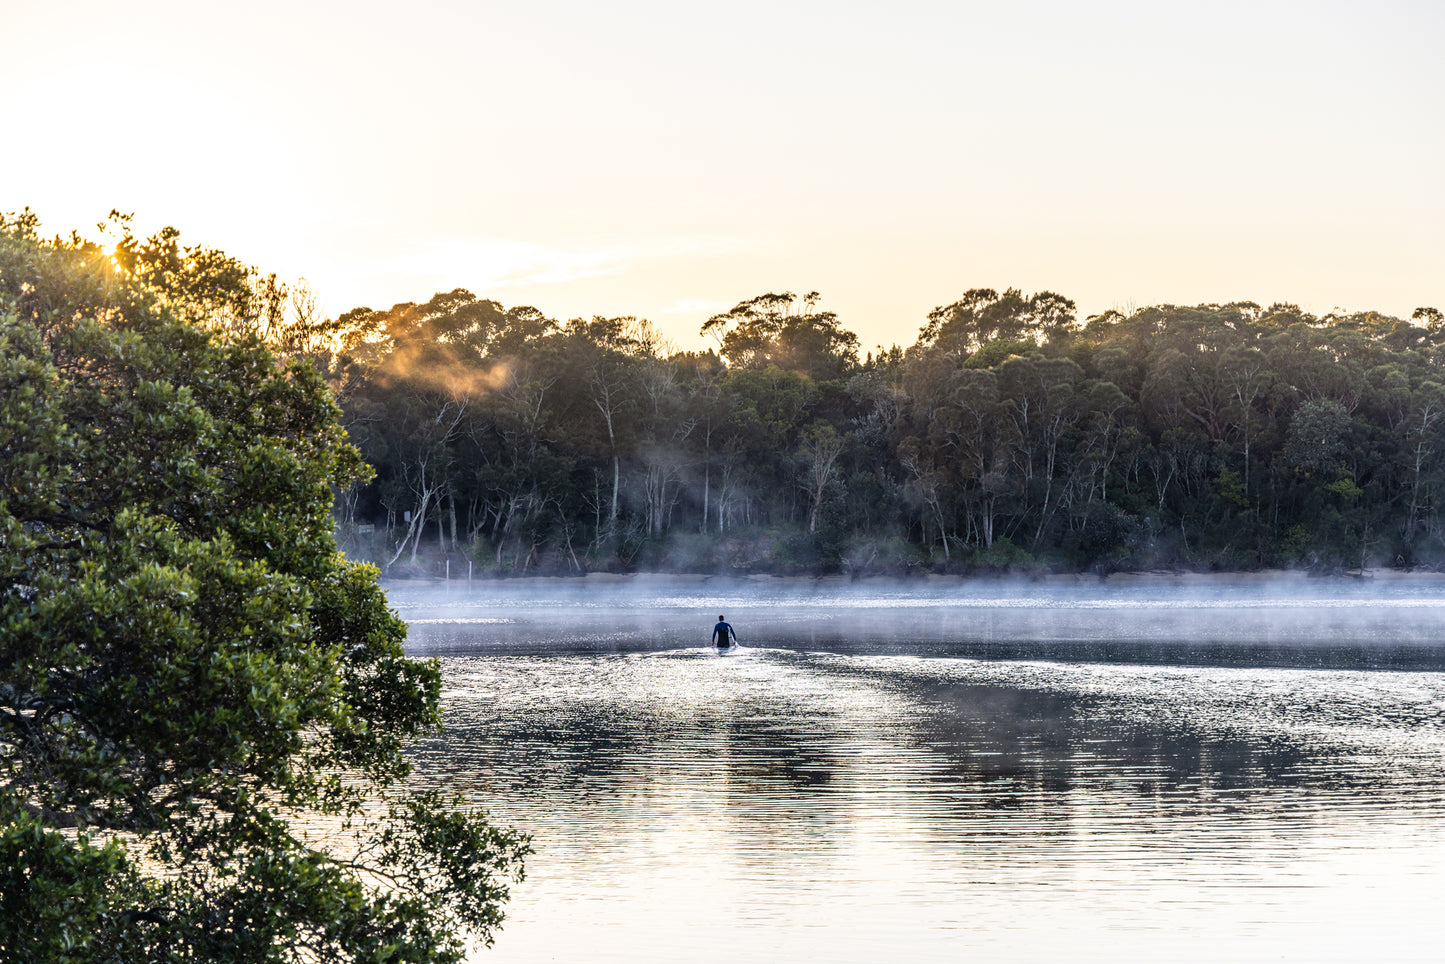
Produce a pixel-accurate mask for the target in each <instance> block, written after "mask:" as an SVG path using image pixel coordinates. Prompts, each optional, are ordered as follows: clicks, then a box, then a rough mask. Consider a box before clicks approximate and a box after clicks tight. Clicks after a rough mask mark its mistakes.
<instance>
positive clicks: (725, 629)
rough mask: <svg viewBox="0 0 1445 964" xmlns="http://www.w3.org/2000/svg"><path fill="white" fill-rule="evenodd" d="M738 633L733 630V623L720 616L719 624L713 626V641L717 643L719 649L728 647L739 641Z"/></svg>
mask: <svg viewBox="0 0 1445 964" xmlns="http://www.w3.org/2000/svg"><path fill="white" fill-rule="evenodd" d="M737 638H738V634H737V633H735V632H733V627H732V624H731V623H727V622H724V621H723V618H722V617H721V616H719V617H718V618H717V625H716V626H714V627H713V628H712V641H713V642H714V643H716V644H717V648H718V649H726V648H727V647H729V646H731V645H732V644H733V643H734V642H736V641H737Z"/></svg>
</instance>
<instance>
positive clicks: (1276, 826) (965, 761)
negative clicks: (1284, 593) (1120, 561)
mask: <svg viewBox="0 0 1445 964" xmlns="http://www.w3.org/2000/svg"><path fill="white" fill-rule="evenodd" d="M443 668H444V676H445V680H446V687H447V689H446V694H447V695H446V700H445V705H446V722H447V727H448V732H447V734H446V735H445V736H444V737H443V738H441V739H438V740H434V741H431V742H429V743H427V744H425V745H423V746H422V747H420V748H418V750H417V753H416V758H417V764H418V776H419V778H420V779H421V780H423V781H429V782H435V783H439V784H446V785H450V786H453V787H456V788H459V789H462V790H465V791H467V792H470V793H473V794H475V795H476V797H477V798H478V799H479V800H481V801H482V802H484V803H485V805H487V806H488V807H489V809H491V810H492V811H493V812H494V814H495V815H496V816H497V817H498V818H499V819H500V820H502V821H503V822H507V823H512V824H515V825H518V826H521V827H522V828H524V829H526V830H528V831H530V832H532V833H533V834H534V835H535V838H536V847H537V851H538V852H537V855H536V856H535V857H534V858H533V861H532V864H531V868H530V871H529V877H528V880H527V882H526V883H525V884H523V885H522V886H520V887H519V888H517V890H516V897H515V900H514V902H513V905H512V907H511V911H510V913H511V922H510V923H509V925H508V927H507V929H506V931H504V933H503V935H502V937H501V938H500V940H499V943H498V946H497V948H496V949H495V950H494V951H491V952H488V953H487V954H486V955H485V956H484V957H482V958H480V959H484V960H494V961H495V960H503V961H505V960H535V959H551V958H553V957H556V958H558V959H579V960H623V959H627V960H658V961H661V960H675V959H678V957H679V956H687V957H689V958H691V959H695V960H719V961H721V960H728V961H736V960H776V959H778V958H779V957H780V956H787V955H793V956H800V957H804V958H809V959H819V960H840V961H845V960H857V961H865V960H883V959H908V960H956V959H957V957H958V955H959V953H960V952H961V951H969V952H973V953H975V954H977V955H981V956H983V957H984V958H986V959H988V958H990V955H1006V956H1007V957H1008V958H1009V959H1011V960H1042V959H1048V958H1050V957H1059V956H1065V957H1072V958H1074V959H1104V958H1109V959H1140V960H1143V959H1160V958H1169V959H1198V960H1214V959H1221V958H1227V959H1234V960H1246V959H1261V960H1262V959H1280V958H1281V957H1284V958H1285V959H1296V960H1306V959H1330V958H1331V957H1332V956H1333V958H1335V959H1351V957H1350V955H1351V954H1355V953H1361V954H1363V953H1365V952H1366V951H1368V952H1369V953H1368V954H1367V955H1366V956H1372V957H1374V959H1380V958H1381V957H1388V956H1391V955H1394V956H1395V957H1396V958H1397V959H1421V960H1423V959H1428V957H1429V954H1430V953H1433V951H1428V952H1427V951H1426V948H1428V947H1431V946H1438V939H1439V938H1441V937H1445V933H1442V929H1441V925H1440V924H1439V923H1435V921H1436V918H1437V915H1435V914H1434V913H1433V912H1432V911H1429V909H1428V907H1429V904H1430V902H1431V900H1433V898H1430V897H1429V895H1431V894H1438V893H1439V892H1441V890H1442V884H1445V870H1442V868H1445V860H1442V859H1441V858H1445V830H1442V826H1445V824H1442V821H1441V819H1440V818H1441V817H1442V815H1445V814H1442V809H1445V802H1442V801H1445V793H1442V790H1445V767H1442V765H1441V764H1442V763H1445V722H1442V713H1441V709H1442V707H1445V676H1441V675H1440V674H1434V673H1408V672H1399V673H1369V672H1359V671H1345V670H1324V671H1302V670H1293V669H1279V668H1268V667H1263V668H1238V669H1236V668H1229V667H1208V666H1206V667H1179V666H1150V665H1107V664H1097V663H1095V664H1089V663H1066V662H1038V661H1034V662H1028V661H1024V662H1004V661H985V660H974V659H956V658H917V657H909V656H901V657H900V656H887V655H847V654H836V653H835V654H828V653H809V652H804V651H799V650H794V649H789V650H776V649H769V648H766V647H753V648H749V649H747V650H745V651H743V652H742V653H739V654H736V655H733V656H729V657H727V658H719V657H718V656H717V655H716V654H715V653H713V652H711V651H709V650H706V649H702V648H691V649H675V650H670V651H663V652H650V653H623V654H607V653H603V654H577V653H573V654H566V653H562V654H554V655H534V654H524V653H517V654H511V655H485V656H484V655H451V656H445V657H444V658H443ZM1430 941H1436V943H1435V944H1434V945H1431V944H1430V943H1429V942H1430ZM1417 948H1418V949H1419V950H1418V952H1417V951H1416V950H1415V949H1417Z"/></svg>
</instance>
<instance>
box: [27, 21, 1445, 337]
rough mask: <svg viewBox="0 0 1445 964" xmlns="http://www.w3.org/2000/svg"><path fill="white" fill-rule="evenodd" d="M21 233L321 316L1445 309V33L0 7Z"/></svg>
mask: <svg viewBox="0 0 1445 964" xmlns="http://www.w3.org/2000/svg"><path fill="white" fill-rule="evenodd" d="M0 37H4V38H5V40H6V43H5V45H4V46H5V50H6V53H5V56H4V58H3V60H0V118H3V124H4V127H3V128H0V130H3V131H4V135H5V136H4V137H0V211H15V210H19V209H21V208H24V207H27V206H28V207H30V208H31V209H32V210H34V211H35V212H36V213H37V214H39V215H40V217H41V220H42V227H43V229H45V230H48V231H50V232H54V233H67V234H68V233H69V232H70V231H71V230H72V229H78V230H80V231H81V233H82V234H88V235H94V234H95V230H94V226H95V224H96V223H97V222H99V221H101V220H103V219H104V218H105V217H106V215H107V214H108V212H109V211H110V210H111V209H112V208H116V209H119V210H121V211H125V212H131V213H133V214H134V215H135V224H136V226H137V228H138V229H139V230H140V231H143V232H146V233H149V232H150V231H153V230H155V229H157V228H160V227H162V226H164V225H174V226H175V227H177V228H178V229H179V230H180V231H181V238H182V241H183V242H184V243H191V244H205V245H208V246H213V247H219V248H222V249H224V250H225V251H227V252H228V253H230V254H232V255H235V256H236V257H239V258H241V259H243V260H245V261H247V262H250V263H254V264H256V265H258V266H260V267H262V268H263V269H265V270H267V271H275V272H277V273H279V274H280V275H281V276H282V277H283V278H286V279H289V280H293V281H294V280H296V279H301V278H304V279H306V282H307V283H308V284H309V285H310V287H311V288H312V289H313V290H314V291H315V292H316V294H317V296H318V299H319V303H320V305H321V307H322V309H323V310H324V311H325V312H326V313H328V314H333V315H334V314H338V313H340V312H343V311H346V310H348V309H351V308H354V307H357V306H361V305H366V306H369V307H373V308H385V307H389V306H391V305H392V304H394V303H397V302H403V301H425V300H426V299H427V298H429V297H430V296H431V295H432V294H433V293H434V292H436V291H448V290H451V289H453V288H457V287H463V288H466V289H468V290H469V291H472V292H473V293H475V294H476V295H478V296H479V297H484V298H492V299H494V300H496V301H499V302H501V303H502V304H504V305H507V306H513V305H520V304H526V305H532V306H534V307H536V308H539V309H540V310H542V311H543V312H544V313H546V314H547V315H549V316H551V317H554V318H557V319H559V320H567V319H570V318H573V317H579V316H592V315H605V316H619V315H635V316H639V317H645V318H648V319H650V320H651V321H653V322H654V323H655V324H656V325H657V326H658V327H659V328H661V329H662V331H663V332H664V333H665V334H667V335H668V336H669V337H670V338H671V340H672V341H673V343H674V345H675V346H676V347H679V348H697V347H702V346H703V345H704V344H706V342H705V340H704V339H703V338H701V336H699V334H698V328H699V327H700V326H701V324H702V323H703V322H704V321H705V320H706V319H707V318H708V317H709V316H710V315H712V314H714V313H717V312H720V311H725V310H727V309H728V308H730V307H732V306H733V305H734V304H737V303H738V302H740V301H743V300H745V299H748V298H751V297H753V296H755V295H759V294H762V293H765V292H769V291H783V290H788V291H793V292H796V293H798V294H800V295H801V294H803V293H805V292H808V291H818V292H819V293H820V294H821V296H822V298H821V302H820V307H821V308H823V309H828V310H832V311H836V312H837V313H838V316H839V320H840V322H841V324H842V325H843V326H844V327H845V328H848V329H849V330H852V331H854V332H856V333H857V334H858V335H859V337H860V340H861V341H862V343H863V346H864V347H865V348H866V349H871V348H872V347H873V346H875V345H891V344H894V343H899V344H903V345H908V344H911V343H912V342H913V341H914V339H915V338H916V337H917V334H918V329H919V328H920V327H921V326H922V325H923V324H924V323H925V322H926V315H927V313H928V311H929V310H930V309H931V308H933V307H935V306H937V305H943V304H948V303H949V302H951V301H953V300H955V299H956V298H957V297H958V296H959V295H960V294H962V293H963V292H964V291H966V290H968V289H970V288H980V287H984V288H996V289H1003V288H1007V287H1016V288H1020V289H1022V290H1023V291H1024V292H1025V293H1032V292H1035V291H1041V290H1050V291H1056V292H1058V293H1060V294H1063V295H1065V296H1067V297H1070V298H1073V299H1074V300H1075V301H1076V302H1077V303H1078V306H1079V311H1080V317H1081V318H1082V317H1086V316H1088V315H1090V314H1095V313H1098V312H1102V311H1106V310H1109V309H1120V310H1128V309H1130V308H1133V307H1139V306H1144V305H1149V304H1159V303H1171V304H1196V303H1203V302H1225V301H1237V300H1250V301H1255V302H1258V303H1260V304H1264V305H1268V304H1270V303H1273V302H1275V301H1286V302H1292V303H1296V304H1299V305H1300V306H1302V307H1303V308H1305V309H1306V310H1310V311H1314V312H1316V313H1325V312H1328V311H1331V310H1334V309H1343V310H1346V311H1359V310H1378V311H1383V312H1386V313H1388V314H1394V315H1398V316H1401V317H1408V316H1409V314H1410V313H1411V312H1412V311H1413V310H1414V309H1415V308H1416V307H1419V306H1422V305H1430V306H1436V307H1440V308H1442V309H1445V56H1442V54H1441V52H1440V41H1441V39H1442V38H1445V3H1441V2H1439V0H1418V2H1407V0H1373V2H1350V3H1344V2H1332V0H1311V2H1280V0H1253V2H1247V3H1236V2H1232V0H1221V2H1214V3H1210V4H1197V3H1188V4H1186V3H1167V2H1162V0H1151V2H1123V0H1104V2H1092V3H1084V2H1078V0H1021V2H1012V3H1007V4H1003V3H998V2H996V0H990V2H974V0H954V2H925V0H891V2H888V3H882V2H878V3H872V2H852V3H847V2H840V0H833V2H799V0H769V2H754V0H734V2H731V3H728V4H684V3H678V2H676V0H672V2H650V0H615V2H608V3H597V2H585V0H526V2H517V0H511V2H506V3H501V2H491V0H413V2H410V3H408V4H397V3H373V2H365V0H350V2H347V3H329V2H328V3H322V2H309V3H308V2H304V0H285V2H282V0H253V2H251V3H248V4H244V5H242V4H209V3H196V2H194V0H184V2H170V0H130V2H127V3H125V4H116V3H101V2H95V0H0Z"/></svg>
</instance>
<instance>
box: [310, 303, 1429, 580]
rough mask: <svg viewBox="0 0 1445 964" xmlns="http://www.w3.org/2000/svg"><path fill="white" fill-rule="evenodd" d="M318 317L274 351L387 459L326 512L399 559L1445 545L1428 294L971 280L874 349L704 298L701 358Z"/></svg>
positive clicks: (807, 310) (1424, 560) (1159, 560)
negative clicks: (1315, 311) (1235, 295)
mask: <svg viewBox="0 0 1445 964" xmlns="http://www.w3.org/2000/svg"><path fill="white" fill-rule="evenodd" d="M313 327H314V326H313ZM324 328H325V330H324V332H323V333H321V334H318V335H317V336H315V337H309V338H300V339H299V341H298V343H297V344H296V345H293V349H294V350H295V351H298V352H307V353H310V354H312V355H313V357H315V358H316V360H317V362H318V364H319V365H320V366H321V367H322V368H323V369H324V370H325V372H326V374H327V375H328V377H329V378H330V379H331V380H332V382H333V384H334V385H335V386H336V388H337V391H338V394H339V397H340V398H341V401H342V405H343V408H344V412H345V415H344V421H345V424H346V427H347V430H348V431H349V432H350V434H351V437H352V439H353V440H354V441H355V443H356V444H357V445H358V446H359V447H360V448H361V450H362V453H363V455H364V456H365V458H366V459H367V460H368V461H369V462H370V463H371V464H372V465H373V466H374V467H375V469H376V475H375V478H374V479H373V480H372V481H371V482H369V483H368V484H366V485H364V486H358V487H355V488H354V489H353V490H352V491H349V492H346V493H342V494H341V498H340V499H339V500H338V529H339V533H340V535H341V540H342V543H343V545H344V546H346V548H347V549H348V551H349V552H351V553H352V554H354V555H360V556H364V557H367V558H370V559H373V560H374V561H376V562H378V563H380V564H381V565H382V566H383V567H384V568H385V569H386V570H387V571H388V572H390V573H392V574H402V573H407V572H413V573H417V574H439V573H441V572H443V571H449V572H450V574H451V575H452V576H453V577H457V576H460V575H464V574H465V571H466V570H467V569H468V568H470V570H471V571H472V572H473V573H476V574H480V573H506V574H521V573H579V572H586V571H590V570H624V571H625V570H633V569H645V570H656V569H662V570H680V571H694V572H724V573H750V572H777V573H785V572H809V573H811V572H845V573H855V574H864V573H902V572H907V571H979V570H995V571H997V570H1014V571H1042V570H1076V571H1082V570H1096V571H1100V572H1107V571H1112V570H1116V569H1155V568H1183V569H1253V568H1259V567H1274V566H1287V567H1303V568H1309V569H1312V570H1315V571H1321V572H1328V571H1340V570H1347V569H1355V568H1360V567H1375V566H1396V567H1419V566H1427V567H1435V566H1439V565H1440V564H1441V563H1442V562H1445V539H1442V519H1441V516H1440V511H1439V510H1440V506H1441V502H1442V493H1445V375H1442V370H1441V361H1442V357H1445V320H1442V317H1441V314H1440V312H1439V311H1436V310H1435V309H1431V308H1422V309H1419V310H1417V311H1416V312H1415V314H1414V316H1413V317H1412V319H1410V320H1408V321H1406V320H1402V319H1398V318H1393V317H1388V316H1384V315H1380V314H1377V313H1373V312H1366V313H1359V314H1348V315H1345V314H1332V315H1327V316H1325V317H1316V316H1313V315H1311V314H1309V313H1307V312H1304V311H1301V310H1300V309H1299V308H1298V307H1296V306H1294V305H1288V304H1275V305H1272V306H1270V307H1268V308H1261V307H1260V306H1259V305H1256V304H1252V303H1248V302H1239V303H1232V304H1224V305H1199V306H1194V307H1176V306H1169V305H1161V306H1155V307H1148V308H1143V309H1140V310H1137V311H1134V312H1132V313H1130V314H1127V315H1126V314H1122V313H1119V312H1113V311H1111V312H1107V313H1105V314H1103V315H1099V316H1095V317H1091V318H1088V319H1086V320H1084V321H1080V320H1079V319H1078V318H1077V315H1076V311H1075V306H1074V304H1073V302H1071V301H1069V300H1068V299H1066V298H1063V297H1061V296H1059V295H1056V294H1053V293H1050V292H1043V293H1039V294H1034V295H1025V294H1024V293H1022V292H1019V291H1017V290H1012V289H1011V290H1007V291H1001V292H1000V291H994V290H988V289H974V290H971V291H968V292H966V293H965V294H964V295H963V296H962V297H961V298H960V299H959V300H958V301H955V302H954V303H952V304H949V305H946V306H943V307H940V308H937V309H935V310H934V311H933V312H931V313H930V314H929V315H928V317H927V319H926V321H925V323H924V324H923V326H922V327H921V330H920V331H919V335H918V337H917V340H916V341H915V342H914V343H913V344H912V345H911V346H909V347H907V348H906V349H905V348H902V347H893V348H890V349H888V350H882V351H880V352H879V353H877V354H868V355H866V356H863V357H860V354H859V345H858V339H857V337H856V336H855V335H854V334H852V333H851V332H849V331H847V330H846V329H844V328H843V327H842V326H841V325H840V323H839V320H838V318H837V317H836V315H835V314H834V313H832V312H829V311H824V310H821V309H820V306H819V300H818V296H817V295H816V294H809V295H806V296H804V297H802V298H799V297H796V296H795V295H793V294H792V293H783V294H767V295H762V296H760V297H757V298H753V299H751V300H749V301H744V302H742V303H740V304H739V305H737V306H736V307H735V308H733V309H732V310H731V311H729V312H727V313H725V314H720V315H717V316H715V317H713V318H711V319H710V320H708V322H707V323H706V324H705V325H704V326H703V332H704V333H706V334H709V335H711V336H713V337H714V338H715V339H716V344H717V347H716V349H715V350H710V351H706V352H679V351H672V350H670V349H669V347H668V345H667V343H666V342H665V340H664V339H663V338H662V337H661V336H660V335H659V333H658V332H657V330H656V329H654V328H653V327H652V326H651V325H649V324H648V323H647V322H645V321H639V320H636V319H633V318H602V317H594V318H590V319H575V320H572V321H570V322H567V323H560V322H558V321H555V320H553V319H550V318H547V317H545V316H544V315H542V314H541V313H540V312H538V311H536V310H535V309H532V308H512V309H507V308H504V307H502V306H501V305H499V304H497V303H495V302H493V301H488V300H482V299H478V298H476V297H475V296H473V295H472V294H470V293H469V292H466V291H463V290H456V291H452V292H449V293H446V294H438V295H437V296H436V297H434V298H432V299H431V300H430V301H428V302H427V303H425V304H402V305H397V306H395V307H393V308H391V309H390V310H387V311H373V310H370V309H364V308H363V309H357V310H355V311H352V312H348V313H347V314H346V315H343V316H341V317H340V318H339V319H335V320H333V321H330V322H326V323H325V325H324ZM316 330H317V331H318V332H319V331H320V328H317V329H316ZM287 337H291V338H292V339H293V341H295V340H297V339H296V336H295V334H294V329H293V334H292V335H290V336H287ZM302 343H306V344H302ZM323 344H324V345H327V346H329V348H327V349H326V350H322V349H321V348H320V347H318V346H320V345H323ZM332 349H336V350H334V351H333V350H332Z"/></svg>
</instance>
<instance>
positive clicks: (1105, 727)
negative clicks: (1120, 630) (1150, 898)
mask: <svg viewBox="0 0 1445 964" xmlns="http://www.w3.org/2000/svg"><path fill="white" fill-rule="evenodd" d="M877 681H878V682H879V684H880V685H899V682H898V681H897V680H896V679H892V678H890V677H889V676H888V675H887V674H882V673H880V674H877ZM905 685H906V688H907V692H908V695H909V697H910V698H911V699H914V700H916V701H918V702H919V703H920V704H921V705H922V706H923V707H925V708H926V709H925V711H924V712H921V713H919V715H918V716H917V718H916V719H915V721H914V722H913V723H912V725H911V726H910V727H909V732H908V734H907V736H908V738H910V739H912V740H914V741H916V742H917V743H919V744H920V745H923V746H926V747H928V748H930V749H931V750H933V751H935V752H937V753H938V754H939V756H940V758H941V760H943V761H946V762H943V763H942V765H941V766H940V768H939V770H938V772H937V774H936V776H935V779H937V780H945V781H957V782H959V783H962V784H966V785H967V784H974V783H982V784H992V785H994V786H995V787H999V788H1002V787H1004V786H1006V785H1007V786H1012V787H1013V788H1014V790H1015V792H1014V793H1013V794H1012V795H1009V794H1004V795H1001V796H999V799H998V803H997V804H996V805H1005V804H1006V801H1007V800H1008V799H1009V798H1010V796H1011V797H1012V798H1013V799H1015V800H1016V801H1017V805H1019V806H1022V807H1027V806H1034V805H1036V804H1037V802H1038V796H1039V795H1042V796H1045V797H1047V796H1056V795H1064V794H1069V793H1071V792H1074V791H1077V790H1085V791H1089V792H1095V791H1097V790H1099V789H1100V788H1101V787H1107V788H1108V789H1109V790H1111V791H1113V792H1117V793H1120V794H1122V795H1124V796H1125V797H1127V798H1132V799H1133V800H1135V801H1137V802H1141V803H1142V802H1147V801H1150V800H1154V801H1162V800H1163V799H1164V798H1166V797H1168V798H1170V805H1171V807H1172V808H1175V809H1177V806H1178V804H1179V802H1180V798H1181V797H1184V796H1190V797H1194V798H1195V799H1197V800H1199V801H1208V800H1213V799H1217V798H1223V797H1225V796H1228V797H1229V800H1228V801H1223V803H1222V805H1227V803H1228V802H1229V801H1233V802H1240V801H1242V800H1244V799H1247V798H1248V796H1249V795H1250V794H1253V793H1258V792H1264V791H1271V792H1272V791H1279V790H1297V791H1310V792H1328V793H1351V794H1362V793H1369V792H1379V791H1382V790H1385V789H1387V788H1389V787H1390V786H1391V784H1392V783H1394V782H1395V780H1394V779H1393V778H1392V776H1391V775H1390V773H1389V771H1388V770H1386V769H1383V768H1370V767H1358V766H1355V765H1352V764H1351V763H1349V762H1348V761H1347V760H1346V759H1345V758H1346V757H1347V756H1348V755H1349V754H1350V753H1352V752H1354V751H1352V750H1351V749H1350V748H1347V747H1341V746H1328V745H1322V744H1319V743H1307V742H1304V741H1302V740H1300V739H1293V738H1289V737H1288V736H1286V735H1284V734H1278V735H1275V736H1274V737H1272V738H1269V739H1264V738H1251V737H1246V736H1241V735H1238V734H1237V733H1231V732H1229V731H1226V730H1222V729H1215V728H1213V727H1212V726H1211V725H1209V724H1206V723H1200V724H1198V725H1194V726H1191V725H1188V724H1186V723H1182V722H1179V721H1177V720H1173V721H1167V720H1162V719H1157V718H1151V716H1150V713H1149V710H1148V708H1145V707H1139V706H1132V707H1128V708H1127V712H1123V711H1122V710H1124V709H1125V707H1124V706H1123V704H1122V703H1121V702H1120V701H1119V700H1117V699H1113V698H1110V697H1108V696H1103V695H1097V694H1081V693H1074V692H1067V691H1060V690H1044V689H1034V688H1024V687H1011V686H1003V685H991V684H974V683H958V682H953V681H945V680H935V681H928V680H922V679H918V678H910V679H908V680H907V681H906V684H905ZM900 735H902V734H900Z"/></svg>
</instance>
